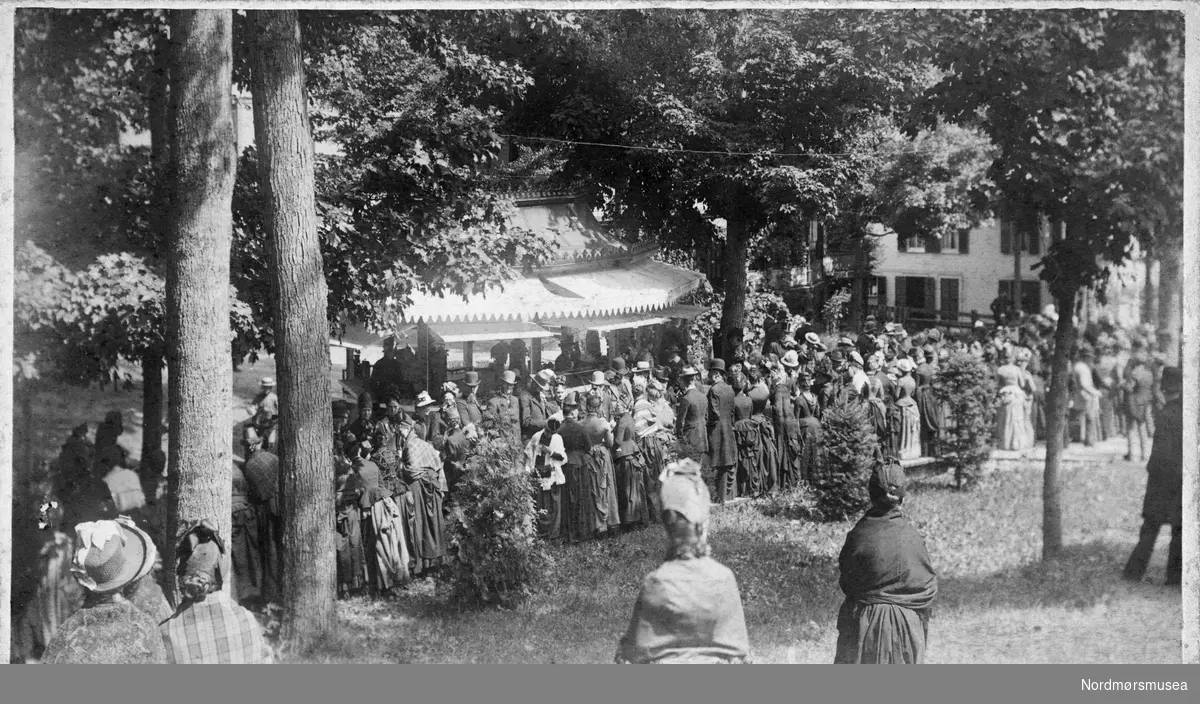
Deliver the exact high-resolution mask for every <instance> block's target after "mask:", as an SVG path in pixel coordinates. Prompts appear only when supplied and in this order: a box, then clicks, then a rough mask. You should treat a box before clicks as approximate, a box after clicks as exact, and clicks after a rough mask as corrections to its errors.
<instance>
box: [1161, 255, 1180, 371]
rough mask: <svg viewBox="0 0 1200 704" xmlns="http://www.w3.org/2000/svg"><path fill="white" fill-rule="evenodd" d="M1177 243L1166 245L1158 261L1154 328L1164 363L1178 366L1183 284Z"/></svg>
mask: <svg viewBox="0 0 1200 704" xmlns="http://www.w3.org/2000/svg"><path fill="white" fill-rule="evenodd" d="M1180 244H1181V243H1172V244H1171V245H1168V247H1169V249H1168V251H1166V252H1163V256H1162V258H1161V259H1159V262H1158V320H1157V321H1156V322H1157V326H1156V327H1157V328H1158V332H1159V334H1160V335H1162V336H1163V339H1164V342H1165V344H1164V345H1163V347H1162V349H1161V351H1162V352H1164V353H1165V354H1166V355H1167V364H1170V365H1177V364H1179V335H1180V333H1181V332H1183V282H1182V281H1181V280H1180V276H1179V274H1180V266H1181V264H1182V262H1181V259H1182V252H1181V251H1180V249H1181V247H1180Z"/></svg>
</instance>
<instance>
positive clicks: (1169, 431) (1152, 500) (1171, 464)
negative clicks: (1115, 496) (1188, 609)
mask: <svg viewBox="0 0 1200 704" xmlns="http://www.w3.org/2000/svg"><path fill="white" fill-rule="evenodd" d="M1182 376H1183V375H1182V373H1181V371H1180V369H1179V367H1166V368H1165V369H1163V372H1162V382H1161V386H1162V392H1163V396H1164V398H1165V399H1166V402H1165V403H1164V404H1163V409H1162V411H1161V413H1160V414H1159V417H1158V425H1157V427H1156V428H1155V430H1154V447H1153V448H1152V449H1151V450H1150V461H1149V462H1147V463H1146V473H1147V475H1148V476H1147V479H1146V498H1145V500H1144V501H1143V502H1142V530H1141V535H1140V536H1139V537H1138V544H1137V547H1135V548H1134V549H1133V554H1131V555H1130V556H1129V562H1127V563H1126V564H1125V578H1126V579H1129V580H1132V581H1140V580H1141V579H1142V577H1143V576H1144V575H1145V573H1146V566H1147V565H1148V564H1149V563H1150V555H1151V553H1152V552H1153V551H1154V541H1155V540H1157V539H1158V533H1159V530H1161V529H1162V527H1163V525H1164V524H1168V523H1169V524H1170V525H1171V544H1170V547H1169V548H1168V549H1167V577H1166V582H1165V583H1166V584H1167V585H1178V584H1180V582H1181V578H1182V576H1183V397H1182V387H1183V378H1182Z"/></svg>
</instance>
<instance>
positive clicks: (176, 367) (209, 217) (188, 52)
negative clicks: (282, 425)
mask: <svg viewBox="0 0 1200 704" xmlns="http://www.w3.org/2000/svg"><path fill="white" fill-rule="evenodd" d="M170 26H171V86H170V100H171V106H170V113H171V116H170V118H169V127H170V137H171V139H170V141H171V148H170V157H169V159H170V161H169V165H170V166H169V172H168V178H167V188H168V190H169V197H170V201H169V202H170V207H169V210H168V213H169V214H168V228H167V239H168V247H167V255H168V256H167V368H168V380H167V383H168V387H169V389H168V417H169V422H170V428H171V432H170V438H169V451H168V458H169V466H168V485H169V490H170V494H169V500H168V513H169V518H168V525H169V526H171V528H170V529H169V530H170V531H171V534H172V536H173V537H175V538H177V537H178V535H179V533H180V530H181V529H182V528H185V527H186V526H187V525H188V524H189V523H191V522H192V521H197V520H200V519H204V518H207V519H209V520H211V521H212V522H213V523H214V524H215V525H216V527H217V529H218V530H219V531H220V533H221V535H222V536H223V537H224V538H226V539H228V538H229V536H230V534H231V528H232V525H231V524H232V518H231V512H232V504H231V492H232V484H233V476H232V461H233V457H232V452H231V447H230V437H229V428H230V403H231V400H232V393H233V365H232V351H231V345H230V332H229V254H230V246H231V242H232V232H233V229H232V228H233V217H232V213H233V181H234V169H235V168H236V160H235V156H236V155H235V149H234V140H233V114H232V113H233V111H232V105H231V102H230V99H229V96H230V95H231V94H232V91H233V85H232V80H233V58H232V57H233V44H232V36H233V34H232V30H233V12H232V11H231V10H172V11H171V16H170ZM174 542H175V541H174V540H172V541H170V542H169V543H168V544H167V545H166V546H164V547H165V553H166V555H165V556H164V565H165V566H166V569H167V570H169V574H173V573H174V565H175V545H173V544H172V543H174ZM222 573H223V575H225V585H224V586H225V589H226V590H229V589H230V588H231V586H232V581H233V580H232V578H231V576H232V574H233V573H232V570H231V569H230V562H229V555H228V554H226V556H225V559H224V561H223V564H222ZM168 583H169V584H168V586H169V589H168V591H169V592H170V594H171V596H172V597H174V596H175V592H176V587H175V584H174V580H168ZM173 601H177V599H174V598H173Z"/></svg>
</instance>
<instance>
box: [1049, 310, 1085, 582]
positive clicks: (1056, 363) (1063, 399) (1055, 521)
mask: <svg viewBox="0 0 1200 704" xmlns="http://www.w3.org/2000/svg"><path fill="white" fill-rule="evenodd" d="M1077 293H1078V292H1077V291H1076V290H1070V291H1068V292H1066V293H1064V294H1061V295H1060V296H1059V297H1058V298H1056V299H1055V301H1054V303H1055V305H1056V306H1057V307H1058V310H1059V311H1061V312H1060V313H1059V315H1058V326H1057V327H1056V328H1055V330H1054V357H1053V360H1052V361H1051V362H1050V374H1051V376H1050V393H1049V394H1047V396H1046V469H1045V473H1044V474H1043V478H1042V559H1043V560H1052V559H1054V558H1055V557H1056V556H1057V555H1058V554H1059V553H1060V552H1061V551H1062V546H1063V541H1062V505H1061V504H1060V503H1059V493H1058V468H1059V465H1060V464H1061V459H1062V453H1063V449H1064V444H1063V438H1064V437H1065V436H1066V429H1067V406H1068V403H1069V396H1068V389H1067V378H1068V376H1069V375H1070V373H1071V351H1072V350H1073V349H1074V348H1075V336H1076V330H1075V321H1074V320H1073V319H1072V317H1071V314H1070V311H1073V310H1075V298H1076V296H1077Z"/></svg>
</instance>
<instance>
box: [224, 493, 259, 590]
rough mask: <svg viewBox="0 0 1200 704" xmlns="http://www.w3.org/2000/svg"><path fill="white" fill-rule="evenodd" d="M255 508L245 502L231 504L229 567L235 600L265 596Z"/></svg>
mask: <svg viewBox="0 0 1200 704" xmlns="http://www.w3.org/2000/svg"><path fill="white" fill-rule="evenodd" d="M256 513H257V512H256V511H255V510H254V509H253V508H251V507H250V506H248V505H245V504H242V506H240V507H235V510H234V512H233V530H232V531H230V539H229V558H230V562H231V563H232V567H233V593H234V598H235V599H237V600H238V601H245V600H247V599H257V598H259V597H262V598H264V599H265V598H267V595H266V594H264V593H263V592H264V589H263V560H262V554H261V553H260V552H259V546H260V539H259V525H258V517H257V516H256V515H255V514H256Z"/></svg>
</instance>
